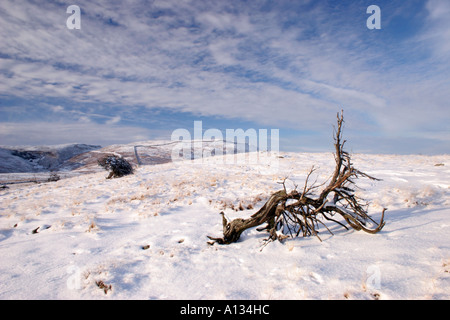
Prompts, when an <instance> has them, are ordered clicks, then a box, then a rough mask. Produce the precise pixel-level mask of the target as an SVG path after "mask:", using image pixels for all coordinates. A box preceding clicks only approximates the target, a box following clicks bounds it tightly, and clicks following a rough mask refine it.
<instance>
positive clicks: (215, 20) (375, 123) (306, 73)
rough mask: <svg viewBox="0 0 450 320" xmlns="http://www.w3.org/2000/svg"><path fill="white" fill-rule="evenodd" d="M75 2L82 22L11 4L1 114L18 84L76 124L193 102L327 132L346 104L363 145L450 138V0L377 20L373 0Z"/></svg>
mask: <svg viewBox="0 0 450 320" xmlns="http://www.w3.org/2000/svg"><path fill="white" fill-rule="evenodd" d="M77 4H78V5H79V6H80V7H81V10H82V18H81V19H82V23H81V30H68V29H67V28H66V26H65V20H66V18H67V16H68V15H67V14H66V13H65V9H66V6H67V4H66V3H63V2H57V1H55V2H47V1H45V2H35V1H22V2H17V1H3V2H2V3H1V4H0V7H1V8H2V10H1V13H0V30H2V31H1V33H0V36H1V39H0V40H1V42H0V70H1V73H0V95H1V96H3V97H5V98H6V99H5V101H9V102H8V103H6V102H5V103H4V105H3V107H2V108H1V109H0V112H1V113H3V114H8V117H12V118H13V119H14V120H15V121H16V120H17V119H18V118H19V116H18V114H17V112H16V111H17V110H18V108H17V107H18V104H17V103H14V97H16V98H17V99H20V100H21V101H22V100H23V99H25V100H28V101H29V102H30V104H35V105H36V104H37V105H38V107H37V108H39V110H41V111H42V112H41V113H42V114H43V115H42V118H41V119H40V121H41V122H40V123H42V122H45V121H47V122H48V123H51V122H52V121H56V120H57V121H61V115H62V114H65V115H66V116H67V118H66V119H65V120H64V121H65V122H66V123H67V124H68V128H69V127H70V126H71V125H73V126H76V125H80V126H84V125H85V123H86V120H89V121H91V122H92V124H95V123H97V124H99V125H102V126H104V127H103V129H105V128H107V127H108V126H111V127H112V126H114V128H116V129H117V128H118V127H120V126H124V127H125V126H126V127H127V128H128V129H129V128H131V127H133V126H134V127H135V128H136V130H137V131H139V134H140V133H142V132H146V134H147V135H149V136H151V133H150V132H151V130H159V128H158V123H157V122H158V121H157V119H158V117H162V113H161V110H163V113H166V114H165V116H167V115H168V114H170V116H171V117H172V120H173V122H174V123H177V124H180V125H185V126H190V125H192V124H190V123H187V122H184V123H183V120H182V118H183V115H186V114H189V115H191V116H192V117H195V116H198V117H203V118H206V119H224V125H225V123H226V124H227V125H229V123H230V122H226V121H225V120H227V119H228V120H230V119H231V120H230V121H234V122H235V124H236V125H237V126H239V125H242V124H243V123H251V124H253V125H254V126H274V127H278V128H281V129H282V131H281V133H283V129H285V131H286V132H289V135H291V136H290V138H291V139H295V140H297V141H298V139H299V137H300V139H301V137H302V132H315V134H316V135H317V136H321V135H325V136H328V135H329V128H330V124H332V123H333V122H334V116H335V113H336V112H337V111H338V110H340V109H341V108H344V109H345V111H346V117H347V121H348V126H349V127H351V128H353V131H350V134H353V137H354V139H356V141H355V142H356V144H359V145H363V138H362V137H364V136H371V137H374V138H377V137H382V138H383V139H385V141H387V140H390V139H391V140H390V141H391V144H392V146H394V145H395V143H398V141H401V139H402V138H408V139H410V138H420V137H425V136H427V137H430V139H429V140H427V141H434V143H436V147H435V150H436V151H435V152H439V150H444V148H443V147H442V141H444V142H445V141H447V140H446V139H445V135H446V134H448V125H447V124H446V123H448V121H449V120H450V119H449V112H448V111H447V109H448V108H446V105H447V104H448V103H447V101H448V100H449V93H448V90H446V88H448V86H449V78H448V76H446V75H448V73H447V72H448V70H449V63H450V62H449V60H448V59H447V60H446V57H448V55H447V53H448V51H447V49H448V48H447V47H448V45H447V44H448V43H449V41H447V40H448V32H449V31H448V30H450V28H449V27H448V22H447V21H446V20H445V19H444V17H445V14H442V13H441V12H447V11H445V10H447V9H448V4H447V2H445V1H442V0H429V1H427V2H426V3H423V1H413V2H412V4H411V8H412V9H411V10H407V11H405V10H404V8H403V4H402V3H400V2H395V1H394V2H391V1H389V2H387V1H380V7H381V9H382V19H383V20H382V29H381V30H375V31H374V30H372V31H370V30H368V29H367V28H366V27H365V20H366V19H367V17H368V15H367V14H366V13H365V9H366V8H367V6H368V5H370V4H371V3H369V2H368V1H358V2H355V1H352V2H349V1H342V2H339V3H330V2H326V1H318V2H312V1H295V3H293V2H292V1H276V2H271V1H254V2H250V3H246V2H241V1H208V2H204V1H127V3H126V5H125V4H124V3H123V2H122V1H95V3H93V2H92V1H78V3H77ZM411 12H412V13H411ZM405 15H406V16H407V17H406V16H405ZM411 17H413V18H414V19H412V20H413V21H411V19H410V18H411ZM406 18H408V19H406ZM405 21H408V23H406V22H405ZM402 22H404V23H402ZM402 28H404V29H405V30H403V29H402ZM440 28H441V29H440ZM408 32H409V33H408ZM445 41H446V42H445ZM42 101H46V103H47V105H48V106H49V107H48V109H47V108H46V107H45V106H44V104H42V103H39V102H42ZM20 105H21V106H22V107H23V101H22V102H21V104H20ZM58 106H59V107H61V108H62V109H61V110H59V111H60V112H59V115H57V113H58V112H55V110H56V109H55V108H57V107H58ZM30 108H33V106H30ZM14 110H16V111H14ZM156 110H158V112H156ZM56 111H57V110H56ZM137 113H139V115H138V114H137ZM178 113H179V114H180V116H177V114H178ZM24 118H26V116H24ZM143 118H147V119H148V124H151V126H150V125H147V126H146V125H145V124H144V123H143V122H144V121H142V119H143ZM187 118H189V119H191V117H187ZM25 120H26V121H31V120H30V119H24V121H25ZM163 122H164V123H167V119H164V121H163ZM216 123H217V122H216ZM16 124H17V123H16ZM69 124H70V125H69ZM1 125H4V124H1ZM37 127H39V125H37ZM8 128H9V130H12V129H11V126H8ZM88 132H89V130H88ZM296 132H297V133H296ZM132 136H133V135H131V136H130V139H131V138H132ZM134 136H136V135H134ZM168 136H170V134H168ZM5 137H6V136H5V135H3V137H2V139H4V140H5V141H8V140H7V139H6V138H5ZM111 137H113V136H111ZM286 139H289V136H287V137H286ZM358 139H359V140H358ZM302 143H306V141H303V142H301V140H300V142H299V144H300V147H302V145H301V144H302ZM445 143H448V142H445ZM386 145H387V144H386ZM447 146H448V145H447ZM383 150H385V151H393V150H394V151H395V147H389V148H385V149H383V146H382V145H381V146H379V149H378V151H379V152H381V151H383ZM410 150H411V151H410V152H416V151H417V150H415V149H414V146H413V145H411V147H410ZM372 151H374V152H376V151H377V150H372ZM417 152H420V151H417Z"/></svg>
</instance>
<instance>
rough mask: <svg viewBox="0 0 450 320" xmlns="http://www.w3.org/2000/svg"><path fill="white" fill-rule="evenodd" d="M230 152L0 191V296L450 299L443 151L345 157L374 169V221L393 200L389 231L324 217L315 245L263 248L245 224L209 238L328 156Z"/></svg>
mask: <svg viewBox="0 0 450 320" xmlns="http://www.w3.org/2000/svg"><path fill="white" fill-rule="evenodd" d="M116 151H117V150H116ZM129 151H130V152H133V150H131V149H130V150H129ZM230 157H233V155H226V156H217V155H216V156H215V157H208V158H203V159H199V160H194V161H191V160H185V161H177V162H168V163H161V164H158V165H151V166H150V165H149V166H140V167H138V168H136V170H135V174H133V175H130V176H125V177H123V178H119V179H111V180H106V179H105V177H106V172H103V171H102V172H97V173H92V174H85V175H80V176H77V177H72V178H67V179H64V180H60V181H56V182H49V183H44V184H34V185H30V186H21V185H19V186H16V187H14V188H9V189H1V190H0V199H1V200H0V299H194V300H195V299H449V298H450V273H449V272H450V184H449V181H450V156H449V155H444V156H429V157H428V156H394V155H354V157H353V160H354V161H353V162H354V164H355V167H356V168H358V169H360V170H362V171H365V172H366V173H368V174H370V175H372V176H375V177H377V178H380V179H383V181H376V182H374V181H369V180H360V181H359V182H358V184H359V186H361V187H362V189H361V190H360V191H359V193H360V195H361V196H363V197H365V198H366V199H368V200H370V201H371V202H372V206H371V207H370V210H369V212H370V213H371V214H372V216H373V218H374V219H375V220H378V219H379V218H380V213H381V210H382V208H383V207H387V208H388V210H387V211H386V217H385V218H386V225H385V227H384V229H383V230H382V231H381V232H380V233H378V234H375V235H371V234H367V233H363V232H357V231H347V230H345V229H342V228H341V227H340V226H339V225H336V224H335V225H329V227H330V228H331V230H332V231H333V233H334V235H330V234H329V233H328V232H326V230H324V229H323V228H320V230H322V232H321V238H322V240H323V242H320V241H319V240H318V239H317V238H316V237H310V238H297V239H293V240H292V239H287V240H286V241H285V242H284V243H279V242H273V243H270V244H268V245H267V246H265V247H264V249H263V250H261V248H262V244H263V239H264V238H265V237H266V236H267V235H266V234H263V233H259V232H257V231H256V230H254V229H250V230H247V231H246V232H244V233H243V235H242V236H241V239H240V240H239V242H237V243H234V244H231V245H228V246H220V245H217V244H216V245H214V246H210V245H208V244H207V241H208V239H207V236H208V235H210V236H220V235H221V232H222V221H221V216H220V215H219V212H220V211H222V210H224V211H225V213H226V215H227V216H228V217H229V218H235V217H244V218H245V217H248V216H249V215H251V214H252V213H254V212H255V211H256V210H258V209H259V208H260V207H261V206H262V205H263V204H264V202H265V200H267V198H268V197H269V195H270V194H271V193H272V192H274V191H277V190H279V189H280V188H282V187H281V185H280V184H279V182H280V181H282V180H283V179H284V178H286V177H288V178H289V180H288V183H287V187H289V188H292V187H293V185H294V183H295V184H298V185H299V186H303V183H304V180H305V177H306V174H307V173H308V171H309V169H310V167H311V166H312V165H315V166H316V167H318V170H317V171H316V174H317V179H318V182H322V181H324V180H326V179H327V178H329V176H330V174H331V173H332V170H333V168H334V158H333V155H332V154H331V153H317V154H304V153H281V154H280V157H277V158H276V161H278V164H277V165H276V163H275V162H269V161H266V162H264V161H262V162H261V164H251V165H250V164H245V163H244V164H238V165H236V164H228V162H227V159H229V158H230ZM259 157H260V158H259V159H260V160H264V159H265V157H266V155H265V154H263V153H261V154H260V155H259ZM142 158H144V156H143V157H142ZM266 160H267V159H266ZM269 160H272V161H273V160H274V158H271V159H269ZM231 162H232V161H231ZM314 178H315V177H314Z"/></svg>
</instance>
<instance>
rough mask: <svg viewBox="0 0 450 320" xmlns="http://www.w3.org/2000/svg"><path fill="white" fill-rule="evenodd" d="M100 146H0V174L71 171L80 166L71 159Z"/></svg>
mask: <svg viewBox="0 0 450 320" xmlns="http://www.w3.org/2000/svg"><path fill="white" fill-rule="evenodd" d="M99 148H100V146H93V145H86V144H65V145H55V146H19V147H9V146H0V173H13V172H14V173H17V172H43V171H59V170H72V169H76V168H78V167H80V166H81V164H78V163H74V162H72V161H70V159H72V158H73V157H75V156H77V155H79V154H82V153H85V152H89V151H92V150H95V149H99Z"/></svg>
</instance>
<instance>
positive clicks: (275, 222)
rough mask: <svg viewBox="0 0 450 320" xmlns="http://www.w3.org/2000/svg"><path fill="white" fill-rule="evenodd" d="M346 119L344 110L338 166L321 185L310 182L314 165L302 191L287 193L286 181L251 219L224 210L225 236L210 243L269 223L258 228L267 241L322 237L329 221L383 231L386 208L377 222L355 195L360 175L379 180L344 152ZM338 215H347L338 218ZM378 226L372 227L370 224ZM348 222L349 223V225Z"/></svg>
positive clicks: (228, 239)
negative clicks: (228, 214) (229, 216)
mask: <svg viewBox="0 0 450 320" xmlns="http://www.w3.org/2000/svg"><path fill="white" fill-rule="evenodd" d="M343 122H344V117H343V112H341V114H339V113H338V114H337V127H336V128H335V129H334V146H335V155H334V157H335V161H336V166H335V169H334V172H333V175H332V176H331V178H330V179H329V182H328V184H327V185H326V186H325V184H326V183H327V181H325V183H323V184H321V185H316V183H313V184H311V185H310V182H309V178H310V177H311V174H312V173H313V172H314V171H315V168H314V167H313V168H312V169H311V170H310V172H309V173H308V175H307V177H306V181H305V184H304V187H303V190H302V191H298V190H297V187H296V188H295V189H294V190H293V191H291V192H287V190H286V187H285V184H284V182H283V187H284V188H283V190H280V191H277V192H275V193H273V194H272V195H271V196H270V198H269V200H268V201H267V202H266V203H265V204H264V205H263V206H262V208H261V209H259V210H258V212H256V213H254V214H253V215H252V216H250V218H248V219H242V218H238V219H234V220H232V221H229V220H228V219H227V218H226V217H225V214H224V213H223V212H221V215H222V224H223V237H221V238H215V237H210V236H208V238H209V239H210V240H213V241H211V242H208V243H209V244H214V243H219V244H230V243H233V242H236V241H238V240H239V237H240V236H241V234H242V232H243V231H245V230H247V229H249V228H252V227H256V226H259V225H262V224H264V223H266V225H265V226H264V227H262V228H258V229H257V230H258V231H267V232H268V233H269V237H268V238H267V239H265V241H266V243H268V242H271V241H274V240H279V241H282V240H284V239H286V238H288V237H289V236H291V237H298V236H304V237H305V236H311V235H314V236H316V237H317V238H318V239H319V240H320V241H322V240H321V239H320V237H319V234H318V233H319V226H323V227H324V228H325V229H327V231H328V232H330V233H331V234H332V232H331V230H330V229H329V228H328V227H327V225H326V224H325V222H326V221H330V222H332V223H337V224H338V225H340V226H342V227H344V228H345V229H347V230H348V226H349V227H351V228H353V229H355V230H358V231H359V230H363V231H365V232H368V233H372V234H374V233H377V232H379V231H380V230H381V229H382V228H383V226H384V224H385V222H384V212H385V210H386V209H383V211H382V214H381V220H380V222H379V223H376V222H375V221H374V220H373V219H372V218H371V217H370V216H369V215H368V212H367V209H368V203H367V202H365V201H364V200H363V199H361V198H359V197H358V196H356V195H355V189H356V187H357V186H356V184H355V181H356V180H357V179H358V178H360V177H365V178H369V179H372V180H379V179H376V178H374V177H371V176H369V175H367V174H365V173H364V172H361V171H359V170H358V169H356V168H354V167H353V164H352V162H351V159H350V155H349V153H348V152H346V151H344V144H345V140H342V124H343ZM323 186H325V187H324V188H323V189H322V191H321V192H320V193H319V194H318V195H315V194H314V191H317V189H318V188H319V187H323ZM335 215H339V216H341V217H342V218H343V220H342V219H341V221H338V220H337V219H336V217H335ZM370 222H371V223H373V224H375V225H376V226H375V227H374V228H372V229H371V228H369V227H368V226H367V224H368V223H370ZM346 224H347V225H346Z"/></svg>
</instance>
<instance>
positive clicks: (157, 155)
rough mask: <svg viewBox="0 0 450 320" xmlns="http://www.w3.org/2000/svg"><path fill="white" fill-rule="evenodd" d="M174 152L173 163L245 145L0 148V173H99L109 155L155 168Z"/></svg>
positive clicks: (219, 142)
mask: <svg viewBox="0 0 450 320" xmlns="http://www.w3.org/2000/svg"><path fill="white" fill-rule="evenodd" d="M199 143H201V147H198V146H199ZM174 150H180V152H178V151H177V157H178V158H177V160H180V159H187V160H189V159H194V158H196V157H202V156H203V157H209V156H214V155H217V154H227V151H228V153H230V151H231V153H241V152H247V151H248V146H247V145H242V144H236V143H234V142H231V143H230V142H226V141H223V140H211V141H186V142H182V141H170V140H150V141H141V142H135V143H130V144H117V145H110V146H107V147H102V146H97V145H87V144H65V145H56V146H17V147H14V146H0V173H44V172H68V171H74V170H76V171H79V172H80V173H82V172H97V171H102V170H103V169H102V168H101V167H99V166H98V163H97V161H98V160H99V159H101V158H102V157H104V156H106V155H111V154H116V155H120V156H122V157H124V158H125V159H126V160H127V161H129V162H130V163H131V164H132V165H133V166H139V165H155V164H161V163H167V162H171V161H172V152H173V151H174ZM183 151H184V153H183Z"/></svg>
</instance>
